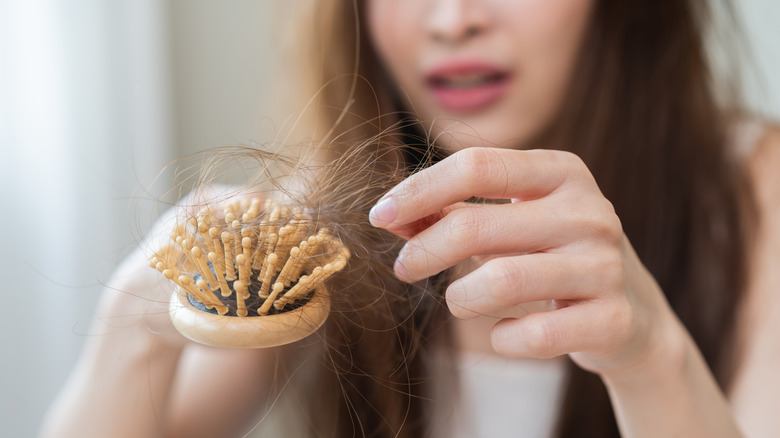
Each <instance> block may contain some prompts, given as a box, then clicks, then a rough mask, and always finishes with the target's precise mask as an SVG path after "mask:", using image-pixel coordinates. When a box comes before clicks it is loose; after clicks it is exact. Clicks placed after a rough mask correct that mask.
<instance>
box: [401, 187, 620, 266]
mask: <svg viewBox="0 0 780 438" xmlns="http://www.w3.org/2000/svg"><path fill="white" fill-rule="evenodd" d="M556 203H557V201H556V200H552V199H549V198H545V199H539V200H535V201H527V202H521V203H515V204H501V205H485V204H480V205H470V206H461V207H459V208H457V209H454V210H452V211H450V212H449V213H448V214H447V215H446V216H444V217H443V218H441V219H440V220H439V221H438V222H436V223H435V224H433V225H431V226H430V227H428V228H427V229H425V230H423V231H422V232H420V233H418V234H417V235H415V236H413V237H412V238H411V239H410V240H409V241H408V242H407V243H406V245H404V247H403V248H402V249H401V251H400V252H399V255H398V259H397V260H396V266H395V267H396V275H397V276H398V277H399V278H400V279H402V280H405V281H416V280H419V279H422V278H426V277H429V276H431V275H434V274H437V273H439V272H441V271H443V270H444V269H447V268H449V267H450V266H454V265H456V264H458V263H460V262H462V261H463V260H466V259H468V258H470V257H472V256H477V255H485V254H522V253H532V252H541V251H550V250H555V249H558V248H561V247H563V246H564V245H567V244H569V243H571V242H573V241H577V240H582V239H583V238H587V237H588V236H589V235H591V234H593V233H601V232H602V231H600V230H599V228H603V227H605V226H604V225H602V224H600V223H599V222H598V221H597V220H595V219H594V217H596V216H595V215H576V214H575V215H566V214H561V213H559V212H558V210H560V206H557V207H556Z"/></svg>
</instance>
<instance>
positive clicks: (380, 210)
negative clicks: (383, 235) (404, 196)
mask: <svg viewBox="0 0 780 438" xmlns="http://www.w3.org/2000/svg"><path fill="white" fill-rule="evenodd" d="M397 216H398V207H397V206H396V205H395V199H393V197H392V196H388V197H386V198H384V199H381V200H380V201H379V202H378V203H377V204H376V205H375V206H374V207H373V208H372V209H371V211H370V212H368V221H369V222H371V225H373V226H375V227H385V226H387V225H389V224H390V223H392V222H393V221H394V220H395V218H396V217H397Z"/></svg>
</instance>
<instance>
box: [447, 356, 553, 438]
mask: <svg viewBox="0 0 780 438" xmlns="http://www.w3.org/2000/svg"><path fill="white" fill-rule="evenodd" d="M565 365H566V359H564V358H556V359H549V360H534V359H506V358H503V357H500V356H496V355H493V354H483V353H473V352H460V353H458V355H457V356H456V364H455V366H456V370H455V372H456V373H457V374H458V377H459V378H458V379H457V382H459V388H437V389H436V391H435V394H436V396H435V397H436V400H435V403H434V406H435V408H434V409H435V410H434V413H433V434H432V437H436V438H445V437H451V438H467V437H468V438H478V437H491V438H502V437H507V438H508V437H518V436H521V437H528V438H535V437H540V438H547V437H550V436H551V434H552V432H553V430H554V427H555V424H556V420H557V413H558V411H559V407H560V404H561V402H562V397H563V389H564V383H565Z"/></svg>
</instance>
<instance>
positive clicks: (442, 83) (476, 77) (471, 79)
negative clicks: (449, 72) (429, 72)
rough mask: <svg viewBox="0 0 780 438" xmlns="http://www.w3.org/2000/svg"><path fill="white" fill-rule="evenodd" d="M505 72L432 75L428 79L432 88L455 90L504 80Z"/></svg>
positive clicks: (505, 77) (506, 75)
mask: <svg viewBox="0 0 780 438" xmlns="http://www.w3.org/2000/svg"><path fill="white" fill-rule="evenodd" d="M507 77H508V74H507V73H502V72H496V73H489V74H479V73H472V74H466V75H461V76H434V77H431V79H430V80H429V84H430V86H431V87H433V88H452V89H457V90H462V89H467V88H475V87H481V86H486V85H491V84H495V83H500V82H502V81H504V80H506V79H507Z"/></svg>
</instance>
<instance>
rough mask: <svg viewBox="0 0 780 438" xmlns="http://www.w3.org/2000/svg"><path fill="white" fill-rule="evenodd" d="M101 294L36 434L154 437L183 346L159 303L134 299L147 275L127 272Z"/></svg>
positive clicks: (148, 282)
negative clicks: (63, 383)
mask: <svg viewBox="0 0 780 438" xmlns="http://www.w3.org/2000/svg"><path fill="white" fill-rule="evenodd" d="M127 278H132V281H126V282H125V283H121V282H115V284H114V287H113V288H110V289H107V290H106V292H105V293H104V296H103V299H102V302H101V306H100V308H99V310H98V314H97V316H96V318H95V323H94V324H93V327H92V328H91V330H90V338H89V341H88V343H87V345H86V347H85V349H84V351H83V353H82V355H81V357H80V359H79V362H78V364H77V366H76V368H75V370H74V371H73V373H72V375H71V377H70V378H69V380H68V382H67V384H66V386H65V388H64V389H63V390H62V392H61V394H60V396H59V398H58V400H57V401H56V403H55V404H54V406H53V407H52V408H51V411H50V414H49V416H48V418H47V421H46V422H45V424H44V428H43V432H42V436H43V437H50V436H51V437H55V436H56V437H71V436H72V437H106V436H111V437H124V436H127V437H130V436H133V437H136V436H148V437H155V436H162V435H163V431H164V429H165V418H166V417H165V411H166V404H167V399H168V395H169V392H170V390H171V387H172V384H173V381H174V378H173V377H174V375H175V373H176V369H177V364H178V361H179V357H180V355H181V351H182V348H183V345H184V343H183V342H182V341H181V340H179V339H177V337H176V336H177V335H176V334H175V333H169V332H170V331H171V330H164V329H163V327H161V326H163V325H165V324H166V323H165V321H168V322H167V324H168V325H170V322H169V320H168V319H167V312H166V311H165V310H166V309H165V307H167V306H166V305H165V303H163V302H162V300H161V299H158V298H157V297H155V298H154V299H150V298H146V299H145V298H141V297H140V296H139V294H140V293H141V291H144V290H151V289H150V288H152V287H154V286H155V285H156V283H155V279H154V278H153V277H151V278H149V277H145V276H144V275H134V276H130V275H128V276H127Z"/></svg>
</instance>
